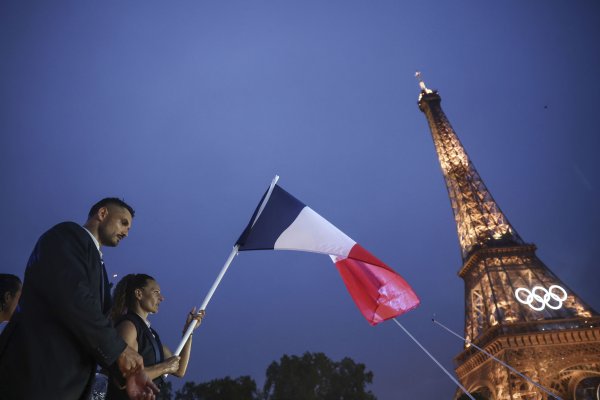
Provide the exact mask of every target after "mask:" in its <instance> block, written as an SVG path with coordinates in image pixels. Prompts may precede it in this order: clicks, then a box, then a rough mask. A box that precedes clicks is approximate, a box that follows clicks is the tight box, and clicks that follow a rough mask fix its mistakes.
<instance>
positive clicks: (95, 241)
mask: <svg viewBox="0 0 600 400" xmlns="http://www.w3.org/2000/svg"><path fill="white" fill-rule="evenodd" d="M82 228H83V229H85V231H86V232H87V233H88V234H89V235H90V237H91V238H92V240H93V241H94V244H95V245H96V248H97V249H98V253H100V258H102V251H101V250H100V243H99V242H98V239H96V236H94V235H92V232H90V231H89V230H88V228H86V227H85V226H83V227H82Z"/></svg>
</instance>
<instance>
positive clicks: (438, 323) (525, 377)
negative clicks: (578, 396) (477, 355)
mask: <svg viewBox="0 0 600 400" xmlns="http://www.w3.org/2000/svg"><path fill="white" fill-rule="evenodd" d="M431 321H433V323H434V324H437V325H438V326H440V327H442V328H444V329H445V330H446V331H448V332H450V333H451V334H453V335H454V336H456V337H457V338H459V339H462V340H463V341H464V342H465V343H467V344H470V345H471V346H473V347H475V348H476V349H477V350H479V351H480V352H482V353H483V354H485V355H486V356H488V357H490V358H492V359H493V360H495V361H498V362H499V363H500V364H502V365H503V366H505V367H506V368H508V369H510V370H511V371H512V372H514V373H515V374H517V375H519V376H520V377H521V378H523V379H525V380H526V381H527V382H530V383H531V384H533V385H535V386H536V387H537V388H539V389H541V390H543V391H544V392H546V394H549V395H550V396H552V397H553V398H556V399H557V400H562V399H561V398H560V397H559V396H558V395H557V394H556V393H552V392H551V391H550V390H548V389H546V388H545V387H544V386H542V385H540V384H539V383H537V382H535V381H533V380H532V379H531V378H529V377H527V376H525V375H523V374H522V373H520V372H519V371H517V370H516V369H514V368H513V367H511V366H510V365H508V364H507V363H505V362H504V361H502V360H500V359H499V358H496V357H494V356H493V355H491V354H490V353H488V352H487V351H485V350H484V349H482V348H481V347H479V346H477V345H476V344H475V343H473V342H471V341H470V340H469V339H466V338H464V337H462V336H460V335H459V334H458V333H456V332H454V331H452V330H451V329H450V328H448V327H447V326H445V325H444V324H442V323H441V322H439V321H436V320H435V318H431Z"/></svg>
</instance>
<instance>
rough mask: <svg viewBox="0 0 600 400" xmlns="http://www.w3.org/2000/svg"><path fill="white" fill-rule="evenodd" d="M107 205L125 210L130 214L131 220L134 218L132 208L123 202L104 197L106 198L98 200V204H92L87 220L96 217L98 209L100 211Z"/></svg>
mask: <svg viewBox="0 0 600 400" xmlns="http://www.w3.org/2000/svg"><path fill="white" fill-rule="evenodd" d="M109 204H113V205H115V206H119V207H123V208H126V209H127V211H129V213H130V214H131V218H133V217H134V216H135V211H134V210H133V208H132V207H131V206H130V205H129V204H127V203H125V202H124V201H123V200H121V199H119V198H116V197H106V198H104V199H102V200H100V201H99V202H97V203H96V204H94V205H93V206H92V208H90V212H89V213H88V218H90V217H92V216H94V215H96V213H97V212H98V210H99V209H101V208H102V207H106V206H108V205H109Z"/></svg>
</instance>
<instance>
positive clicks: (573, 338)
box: [417, 73, 600, 400]
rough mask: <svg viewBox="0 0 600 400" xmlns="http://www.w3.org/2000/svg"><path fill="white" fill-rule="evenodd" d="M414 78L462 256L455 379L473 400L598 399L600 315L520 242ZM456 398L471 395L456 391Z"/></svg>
mask: <svg viewBox="0 0 600 400" xmlns="http://www.w3.org/2000/svg"><path fill="white" fill-rule="evenodd" d="M417 77H418V78H419V85H420V88H421V92H420V95H419V101H418V105H419V109H420V110H421V111H422V112H423V113H424V114H425V116H426V118H427V122H428V124H429V128H430V130H431V134H432V137H433V142H434V145H435V149H436V152H437V155H438V159H439V162H440V166H441V168H442V172H443V174H444V179H445V181H446V187H447V189H448V195H449V197H450V204H451V206H452V211H453V213H454V219H455V222H456V229H457V232H458V239H459V243H460V249H461V254H462V262H463V264H462V267H461V268H460V271H459V272H458V275H459V276H460V277H461V278H462V279H463V280H464V283H465V337H466V339H467V341H466V345H465V348H464V350H463V351H462V352H461V353H460V354H458V355H457V356H456V357H455V364H456V374H457V376H458V379H459V380H460V382H461V384H462V385H463V386H465V387H466V388H467V390H468V391H469V392H470V393H471V394H472V395H473V396H474V397H476V398H478V399H490V400H513V399H523V400H525V399H527V400H533V399H554V398H562V399H564V400H567V399H573V400H583V399H585V400H592V399H594V400H598V399H600V315H599V314H598V313H597V312H596V311H594V310H593V309H592V308H591V307H590V306H589V305H587V304H586V303H584V302H583V301H582V300H581V299H580V298H579V297H578V296H577V295H576V294H575V293H574V292H573V291H572V290H571V289H569V288H568V287H567V286H566V285H565V284H564V283H563V282H561V280H560V279H559V278H558V277H557V276H556V275H555V274H554V273H552V271H550V269H548V267H546V265H545V264H544V263H543V262H542V261H541V260H540V259H539V258H538V257H537V256H536V253H535V251H536V247H535V245H533V244H529V243H526V242H525V241H523V239H521V237H520V236H519V234H518V233H517V231H516V230H515V229H514V227H513V226H512V225H511V224H510V222H509V221H508V219H507V218H506V216H505V215H504V213H503V212H502V211H501V210H500V207H499V206H498V204H497V203H496V202H495V201H494V199H493V197H492V195H491V193H490V192H489V190H488V189H487V187H486V186H485V184H484V182H483V180H482V179H481V177H480V176H479V173H478V172H477V170H476V169H475V167H474V165H473V163H472V162H471V160H470V159H469V156H468V155H467V153H466V151H465V149H464V148H463V146H462V144H461V142H460V140H459V139H458V136H457V135H456V132H455V131H454V129H453V128H452V126H451V125H450V122H449V121H448V118H446V115H445V114H444V111H443V110H442V108H441V105H440V103H441V98H440V95H439V94H438V92H437V91H434V90H430V89H429V88H427V87H426V86H425V84H424V83H423V81H422V80H420V75H419V74H418V73H417ZM595 279H597V278H595ZM469 341H471V342H472V343H473V344H475V345H477V346H478V347H480V348H483V349H485V350H486V351H487V352H489V353H491V354H493V355H494V356H495V357H497V358H498V359H500V360H502V361H504V362H505V363H506V364H508V365H510V366H512V367H513V368H515V369H516V370H518V371H519V372H520V373H521V374H523V375H525V376H527V377H529V378H530V379H531V380H533V381H534V382H536V383H538V384H539V385H540V386H543V387H545V388H547V389H548V391H550V392H552V393H554V394H555V396H551V395H549V394H547V393H546V392H545V391H543V390H541V389H540V388H538V387H537V386H536V385H533V384H532V383H531V382H529V381H527V380H526V379H523V378H522V377H520V376H519V375H518V374H515V373H514V372H512V371H510V369H508V368H506V367H504V366H502V365H501V364H500V363H498V362H497V361H495V360H493V359H491V358H489V357H488V356H486V355H485V354H483V353H482V352H480V351H479V350H477V349H476V348H475V347H474V346H472V345H471V344H470V343H469ZM454 398H455V399H460V400H462V399H463V398H465V399H467V398H468V397H467V396H466V395H464V394H463V393H462V392H459V391H457V392H456V394H455V396H454Z"/></svg>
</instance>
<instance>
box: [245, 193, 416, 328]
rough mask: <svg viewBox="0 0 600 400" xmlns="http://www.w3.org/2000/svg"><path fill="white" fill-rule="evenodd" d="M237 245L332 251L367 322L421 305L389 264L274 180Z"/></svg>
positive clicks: (378, 320)
mask: <svg viewBox="0 0 600 400" xmlns="http://www.w3.org/2000/svg"><path fill="white" fill-rule="evenodd" d="M265 199H266V204H265V203H264V202H265ZM236 246H238V250H239V251H245V250H297V251H307V252H314V253H322V254H328V255H330V257H331V259H332V260H333V262H334V263H335V266H336V267H337V269H338V271H339V273H340V275H341V276H342V279H343V280H344V283H345V284H346V288H347V289H348V292H350V295H351V296H352V299H353V300H354V302H355V303H356V305H357V306H358V309H359V310H360V312H361V313H362V315H363V316H364V317H365V318H366V319H367V321H368V322H369V323H370V324H371V325H377V324H379V323H380V322H383V321H385V320H387V319H390V318H394V317H397V316H398V315H401V314H404V313H405V312H407V311H410V310H412V309H414V308H415V307H417V306H418V305H419V298H418V297H417V295H416V294H415V292H414V291H413V290H412V288H411V287H410V286H409V285H408V283H406V281H405V280H404V279H403V278H402V277H401V276H400V275H398V274H397V273H396V272H395V271H394V270H393V269H391V268H390V267H388V266H387V265H386V264H384V263H383V262H382V261H380V260H379V259H378V258H376V257H375V256H373V255H372V254H371V253H369V252H368V251H367V250H365V249H364V248H363V247H362V246H360V245H359V244H357V243H356V242H355V241H354V240H352V239H351V238H350V237H348V236H347V235H346V234H345V233H344V232H342V231H340V230H339V229H338V228H336V227H335V226H334V225H332V224H331V223H330V222H329V221H327V220H326V219H325V218H323V217H321V216H320V215H319V214H317V213H316V212H314V211H313V210H312V209H311V208H310V207H307V206H306V205H305V204H303V203H302V202H301V201H299V200H298V199H296V198H295V197H294V196H292V195H291V194H289V193H288V192H286V191H285V190H283V189H282V188H281V187H280V186H278V185H274V186H273V189H272V192H271V193H270V194H269V191H267V193H265V195H264V196H263V199H262V200H261V202H260V203H259V206H258V207H257V209H256V211H255V212H254V215H253V216H252V218H251V220H250V223H249V224H248V226H247V227H246V229H245V230H244V232H243V233H242V235H241V236H240V238H239V239H238V241H237V243H236Z"/></svg>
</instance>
